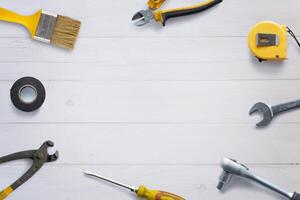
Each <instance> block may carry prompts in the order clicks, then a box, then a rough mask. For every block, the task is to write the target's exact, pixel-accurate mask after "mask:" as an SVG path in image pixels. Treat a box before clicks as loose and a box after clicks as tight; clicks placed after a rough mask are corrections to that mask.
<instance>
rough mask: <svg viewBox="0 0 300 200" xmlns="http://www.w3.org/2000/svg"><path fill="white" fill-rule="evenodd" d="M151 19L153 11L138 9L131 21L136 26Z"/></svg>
mask: <svg viewBox="0 0 300 200" xmlns="http://www.w3.org/2000/svg"><path fill="white" fill-rule="evenodd" d="M152 19H153V11H152V10H151V9H146V10H140V11H139V12H137V13H135V14H134V15H133V17H132V21H133V23H134V24H135V25H136V26H143V25H145V24H148V23H149V22H150V21H151V20H152Z"/></svg>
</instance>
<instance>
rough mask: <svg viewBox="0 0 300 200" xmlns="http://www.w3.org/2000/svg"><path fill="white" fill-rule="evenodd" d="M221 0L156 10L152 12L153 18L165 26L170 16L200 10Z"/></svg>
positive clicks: (188, 13)
mask: <svg viewBox="0 0 300 200" xmlns="http://www.w3.org/2000/svg"><path fill="white" fill-rule="evenodd" d="M222 1H223V0H208V1H206V2H203V3H199V4H196V5H194V6H187V7H183V8H175V9H170V10H161V11H156V12H154V19H155V20H156V21H159V22H161V23H162V24H163V25H164V26H165V23H166V21H167V20H168V19H170V18H174V17H181V16H186V15H191V14H195V13H198V12H202V11H204V10H207V9H209V8H211V7H213V6H215V5H217V4H219V3H221V2H222Z"/></svg>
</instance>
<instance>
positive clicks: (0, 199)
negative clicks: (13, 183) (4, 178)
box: [0, 187, 14, 200]
mask: <svg viewBox="0 0 300 200" xmlns="http://www.w3.org/2000/svg"><path fill="white" fill-rule="evenodd" d="M13 191H14V190H13V189H12V188H11V187H8V188H6V189H5V190H3V191H1V192H0V200H3V199H5V198H6V197H7V196H8V195H10V194H11V193H12V192H13Z"/></svg>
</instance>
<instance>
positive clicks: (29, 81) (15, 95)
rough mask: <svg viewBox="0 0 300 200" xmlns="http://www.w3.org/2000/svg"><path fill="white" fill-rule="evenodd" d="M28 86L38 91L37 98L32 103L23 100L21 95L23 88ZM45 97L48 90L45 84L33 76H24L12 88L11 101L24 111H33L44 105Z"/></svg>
mask: <svg viewBox="0 0 300 200" xmlns="http://www.w3.org/2000/svg"><path fill="white" fill-rule="evenodd" d="M26 87H30V88H32V89H33V90H34V91H35V93H36V98H35V99H34V100H33V101H32V102H30V103H26V102H24V101H22V99H21V97H20V93H21V90H22V89H24V88H26ZM45 97H46V91H45V88H44V86H43V84H42V83H41V81H39V80H37V79H36V78H33V77H24V78H21V79H19V80H17V81H16V82H15V83H14V84H13V86H12V88H11V90H10V98H11V101H12V102H13V104H14V105H15V106H16V108H18V109H19V110H22V111H24V112H32V111H34V110H37V109H39V108H40V107H41V106H42V105H43V103H44V101H45Z"/></svg>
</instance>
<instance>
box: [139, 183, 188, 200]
mask: <svg viewBox="0 0 300 200" xmlns="http://www.w3.org/2000/svg"><path fill="white" fill-rule="evenodd" d="M137 196H138V197H140V198H144V199H148V200H185V199H184V198H182V197H180V196H178V195H175V194H171V193H169V192H163V191H158V190H149V189H148V188H146V187H145V186H140V187H139V188H138V190H137Z"/></svg>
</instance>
